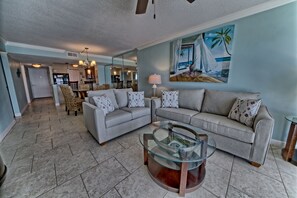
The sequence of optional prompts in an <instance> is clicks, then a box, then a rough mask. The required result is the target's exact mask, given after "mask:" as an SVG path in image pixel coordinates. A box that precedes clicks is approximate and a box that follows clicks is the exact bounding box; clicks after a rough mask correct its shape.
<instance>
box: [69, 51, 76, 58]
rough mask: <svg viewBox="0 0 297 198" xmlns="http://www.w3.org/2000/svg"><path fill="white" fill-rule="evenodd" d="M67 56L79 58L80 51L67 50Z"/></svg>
mask: <svg viewBox="0 0 297 198" xmlns="http://www.w3.org/2000/svg"><path fill="white" fill-rule="evenodd" d="M67 56H70V57H75V58H77V57H78V53H76V52H67Z"/></svg>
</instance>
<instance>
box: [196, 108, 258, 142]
mask: <svg viewBox="0 0 297 198" xmlns="http://www.w3.org/2000/svg"><path fill="white" fill-rule="evenodd" d="M190 124H191V125H193V126H195V127H199V128H201V129H204V130H206V131H210V132H213V133H216V134H219V135H223V136H226V137H229V138H232V139H235V140H239V141H241V142H246V143H253V142H254V138H255V133H254V132H253V130H252V128H250V127H248V126H245V125H243V124H241V123H239V122H237V121H234V120H230V119H228V118H227V117H225V116H220V115H215V114H210V113H199V114H197V115H195V116H193V117H192V119H191V123H190Z"/></svg>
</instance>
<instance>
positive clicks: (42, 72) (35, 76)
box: [28, 68, 53, 98]
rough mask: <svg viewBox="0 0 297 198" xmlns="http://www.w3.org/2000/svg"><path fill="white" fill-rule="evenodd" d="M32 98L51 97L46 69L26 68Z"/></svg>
mask: <svg viewBox="0 0 297 198" xmlns="http://www.w3.org/2000/svg"><path fill="white" fill-rule="evenodd" d="M28 72H29V80H30V86H31V90H32V96H33V98H45V97H52V96H53V93H52V88H51V85H50V80H49V70H48V68H28Z"/></svg>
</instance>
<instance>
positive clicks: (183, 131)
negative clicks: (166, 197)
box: [139, 121, 216, 196]
mask: <svg viewBox="0 0 297 198" xmlns="http://www.w3.org/2000/svg"><path fill="white" fill-rule="evenodd" d="M153 126H155V127H156V128H155V129H154V130H153V132H152V133H151V134H140V136H139V140H140V142H141V144H142V145H143V148H144V164H145V165H147V167H148V172H149V174H150V176H151V178H152V179H153V180H154V181H155V182H156V183H157V184H159V185H160V186H162V187H164V188H165V189H167V190H170V191H173V192H178V193H179V195H180V196H184V195H185V193H186V192H192V191H194V190H196V189H197V188H199V187H200V185H201V184H202V182H203V180H204V177H205V173H206V170H205V165H206V159H207V158H208V157H210V156H211V155H212V154H213V153H214V151H215V149H216V144H215V141H214V140H213V139H212V138H211V137H210V136H208V135H206V134H205V133H204V131H203V130H202V129H200V128H197V127H193V126H190V125H187V124H184V123H180V122H175V121H158V122H154V123H153Z"/></svg>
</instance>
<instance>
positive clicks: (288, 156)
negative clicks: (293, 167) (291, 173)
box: [282, 122, 297, 164]
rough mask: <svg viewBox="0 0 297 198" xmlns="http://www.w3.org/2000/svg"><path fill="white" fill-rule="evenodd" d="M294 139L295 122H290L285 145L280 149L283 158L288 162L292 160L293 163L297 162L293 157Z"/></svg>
mask: <svg viewBox="0 0 297 198" xmlns="http://www.w3.org/2000/svg"><path fill="white" fill-rule="evenodd" d="M296 141H297V125H296V123H294V122H292V123H291V127H290V131H289V135H288V139H287V142H286V146H285V148H284V149H282V156H283V158H284V160H286V161H289V162H291V161H292V162H293V163H294V164H297V159H294V158H293V156H294V153H295V154H296V152H295V145H296Z"/></svg>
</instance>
